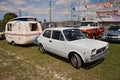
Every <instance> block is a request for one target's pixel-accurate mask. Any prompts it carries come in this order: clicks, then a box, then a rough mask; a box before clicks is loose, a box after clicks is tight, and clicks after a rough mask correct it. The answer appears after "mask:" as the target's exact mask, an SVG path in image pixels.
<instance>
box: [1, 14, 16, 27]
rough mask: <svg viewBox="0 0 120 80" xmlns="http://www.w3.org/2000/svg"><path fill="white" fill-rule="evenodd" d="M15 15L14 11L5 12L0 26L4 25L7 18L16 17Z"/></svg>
mask: <svg viewBox="0 0 120 80" xmlns="http://www.w3.org/2000/svg"><path fill="white" fill-rule="evenodd" d="M16 17H17V15H16V14H15V13H6V14H5V15H4V18H3V20H2V26H3V27H5V25H6V23H7V22H8V21H9V20H11V19H13V18H16Z"/></svg>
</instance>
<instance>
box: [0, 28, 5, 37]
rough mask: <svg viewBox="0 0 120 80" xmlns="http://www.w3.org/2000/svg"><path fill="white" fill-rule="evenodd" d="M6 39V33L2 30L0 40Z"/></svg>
mask: <svg viewBox="0 0 120 80" xmlns="http://www.w3.org/2000/svg"><path fill="white" fill-rule="evenodd" d="M4 38H5V31H4V30H3V29H0V39H4Z"/></svg>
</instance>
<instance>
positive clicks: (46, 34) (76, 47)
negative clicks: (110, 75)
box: [39, 28, 108, 68]
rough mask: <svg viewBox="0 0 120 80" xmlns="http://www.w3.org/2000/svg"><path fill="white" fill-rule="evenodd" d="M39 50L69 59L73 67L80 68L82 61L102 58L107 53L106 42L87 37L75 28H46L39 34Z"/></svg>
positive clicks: (86, 61) (88, 61) (87, 61)
mask: <svg viewBox="0 0 120 80" xmlns="http://www.w3.org/2000/svg"><path fill="white" fill-rule="evenodd" d="M39 50H40V51H41V52H42V53H45V51H48V52H51V53H54V54H55V55H58V56H61V57H64V58H66V59H69V60H70V62H71V64H72V66H73V67H75V68H80V67H81V65H82V62H84V63H90V62H93V61H96V60H99V59H101V58H103V57H104V56H105V55H106V54H107V53H108V43H107V42H103V41H98V40H93V39H88V38H86V37H85V36H84V35H83V33H81V32H80V30H79V29H77V28H48V29H46V30H44V31H43V32H42V33H41V34H40V36H39Z"/></svg>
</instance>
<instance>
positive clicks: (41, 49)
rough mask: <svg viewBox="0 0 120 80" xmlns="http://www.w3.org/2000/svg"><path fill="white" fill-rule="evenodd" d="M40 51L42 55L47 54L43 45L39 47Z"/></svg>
mask: <svg viewBox="0 0 120 80" xmlns="http://www.w3.org/2000/svg"><path fill="white" fill-rule="evenodd" d="M39 50H40V52H41V53H45V52H46V51H45V49H44V47H43V45H41V44H40V45H39Z"/></svg>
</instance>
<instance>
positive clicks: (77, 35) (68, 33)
mask: <svg viewBox="0 0 120 80" xmlns="http://www.w3.org/2000/svg"><path fill="white" fill-rule="evenodd" d="M63 33H64V35H65V37H66V40H68V41H74V40H78V39H83V38H85V36H84V35H83V33H81V32H80V30H79V29H66V30H63Z"/></svg>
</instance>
